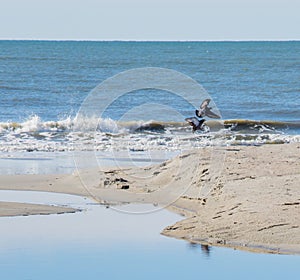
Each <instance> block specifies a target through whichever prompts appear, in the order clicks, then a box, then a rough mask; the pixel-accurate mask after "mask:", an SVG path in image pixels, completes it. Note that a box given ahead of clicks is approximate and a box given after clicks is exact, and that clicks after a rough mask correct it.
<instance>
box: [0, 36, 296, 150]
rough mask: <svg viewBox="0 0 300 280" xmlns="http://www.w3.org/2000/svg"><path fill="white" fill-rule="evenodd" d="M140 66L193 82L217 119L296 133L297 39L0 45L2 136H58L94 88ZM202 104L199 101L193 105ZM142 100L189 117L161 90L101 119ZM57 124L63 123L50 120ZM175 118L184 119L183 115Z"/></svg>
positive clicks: (146, 113)
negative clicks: (251, 122) (206, 97)
mask: <svg viewBox="0 0 300 280" xmlns="http://www.w3.org/2000/svg"><path fill="white" fill-rule="evenodd" d="M139 67H163V68H168V69H173V70H176V71H179V72H181V73H183V74H185V75H187V76H189V77H191V78H192V79H194V80H196V81H197V82H198V83H200V84H201V85H202V86H203V87H204V88H205V89H206V91H207V92H208V94H209V95H210V97H211V99H212V100H213V102H214V104H215V106H217V108H218V110H219V112H220V114H221V116H222V119H225V120H232V119H239V120H256V121H262V120H264V121H265V120H269V121H272V122H274V121H275V122H283V123H281V124H280V125H279V126H278V125H277V123H275V124H274V123H272V122H271V123H267V126H264V123H263V126H262V129H261V126H260V124H255V128H257V127H259V128H258V130H262V131H264V132H265V131H266V129H265V128H267V130H268V129H271V130H275V131H276V132H277V128H279V131H280V133H284V134H294V135H295V134H299V131H300V125H299V122H300V110H299V107H300V98H299V96H300V42H298V41H290V42H118V41H116V42H76V41H71V42H67V41H66V42H60V41H0V101H1V102H0V133H2V134H3V135H4V134H5V135H4V136H7V135H6V134H7V130H9V133H10V134H11V130H12V129H13V130H14V131H16V128H20V126H21V127H22V128H23V129H22V130H21V132H23V133H25V132H27V131H28V130H30V131H31V132H32V131H34V130H35V132H36V133H38V134H39V132H41V131H42V132H43V133H45V132H49V131H53V129H52V130H51V129H49V127H50V128H53V127H54V126H55V127H59V129H58V130H60V131H61V130H65V128H67V129H69V128H70V127H71V126H72V124H70V122H72V120H73V118H74V117H75V116H76V113H77V112H78V110H79V108H80V106H81V104H82V102H83V101H84V100H85V98H86V97H87V96H88V94H89V93H90V91H91V90H92V89H93V88H95V87H96V86H97V85H98V84H100V83H101V82H103V81H104V80H105V79H108V78H110V77H112V76H113V75H116V74H118V73H120V72H122V71H126V70H130V69H134V68H139ZM201 101H202V100H201V98H200V97H199V104H200V103H201ZM143 102H144V103H145V102H146V103H161V104H164V103H166V102H167V103H168V104H174V107H175V108H181V109H182V112H183V115H184V117H190V116H192V115H193V113H194V110H195V108H193V107H192V106H188V104H182V103H180V102H179V101H178V100H176V98H175V97H174V95H170V94H168V93H167V92H165V93H164V94H161V93H157V91H155V90H152V91H151V90H150V91H149V90H148V91H143V90H140V91H138V92H136V93H135V95H134V98H132V96H131V95H125V96H123V97H122V98H120V99H119V100H117V102H115V103H114V104H111V106H110V107H109V108H108V110H107V114H106V117H107V118H108V119H109V120H110V119H112V120H119V119H120V117H121V116H122V115H123V114H125V113H126V112H128V111H130V110H132V108H134V107H138V106H139V105H140V104H142V103H143ZM176 106H177V107H176ZM153 108H154V107H153V106H148V107H143V108H142V110H141V113H140V115H138V116H137V118H136V119H135V120H134V121H141V120H143V121H150V120H152V121H157V119H156V118H155V115H154V116H153V114H151V113H152V111H153ZM161 116H162V118H161V119H160V121H166V122H169V121H170V119H169V117H170V114H169V113H168V112H166V113H163V112H161V114H160V117H161ZM28 121H29V122H28ZM57 121H60V122H61V121H63V122H62V123H58V124H54V123H53V122H57ZM176 121H182V122H184V118H182V119H177V120H176ZM45 122H50V124H49V123H47V124H45ZM98 122H99V121H98ZM19 124H20V125H19ZM230 125H233V126H235V127H236V124H234V123H230ZM104 126H105V127H107V122H105V125H104ZM125 126H126V125H125ZM26 127H27V128H26ZM28 127H30V128H28ZM34 127H35V128H34ZM135 127H136V126H135ZM11 128H12V129H11ZM127 128H128V127H127ZM248 128H249V127H248ZM282 128H283V129H282ZM250 129H251V130H252V129H253V127H250ZM105 132H115V130H113V131H110V129H108V131H107V129H106V130H105ZM260 132H261V131H260ZM56 133H57V131H56ZM15 136H16V134H14V137H15ZM31 136H32V135H31ZM39 136H40V135H39ZM52 136H53V135H52ZM56 136H57V135H56ZM63 136H64V137H65V135H63ZM10 137H11V135H10ZM40 138H47V137H45V136H43V135H42V136H40ZM52 138H53V137H52ZM60 138H62V136H60ZM34 140H36V139H34ZM39 140H41V139H39ZM52 140H53V139H52ZM272 140H274V139H272ZM294 140H295V139H292V141H294ZM276 141H279V142H286V141H290V140H286V138H284V139H282V138H280V139H279V140H278V139H276ZM65 148H67V147H65ZM41 150H43V149H42V148H41Z"/></svg>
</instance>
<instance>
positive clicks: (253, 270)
mask: <svg viewBox="0 0 300 280" xmlns="http://www.w3.org/2000/svg"><path fill="white" fill-rule="evenodd" d="M18 193H19V194H18ZM0 195H2V197H4V195H5V196H6V198H8V196H9V195H10V194H9V193H8V192H6V194H4V193H3V192H2V193H0ZM13 195H14V197H15V198H19V200H22V201H24V202H42V201H44V202H52V203H53V202H55V201H56V202H59V201H61V200H62V198H63V197H64V195H61V194H59V195H55V194H50V196H49V197H50V198H49V200H48V201H47V197H46V195H47V194H43V195H42V196H39V195H37V196H39V198H37V197H35V198H34V195H33V193H31V196H30V197H26V196H27V195H26V194H20V192H14V194H13ZM22 196H23V197H22ZM55 196H57V197H55ZM66 198H67V199H69V201H70V205H73V206H75V205H77V206H78V207H81V208H84V209H86V211H83V212H80V213H75V214H66V215H51V216H29V217H13V218H1V219H0V228H1V231H0V278H1V279H11V280H15V279H16V280H19V279H32V280H35V279H51V280H52V279H190V278H196V279H219V278H220V279H283V278H288V279H292V278H297V276H298V275H299V272H300V270H299V265H298V264H299V261H300V256H281V255H266V254H254V253H248V252H242V251H236V250H232V249H226V248H217V247H208V248H207V247H203V246H200V245H197V244H190V243H187V242H185V241H180V240H176V239H172V238H167V237H164V236H162V235H160V234H159V232H160V231H161V230H162V229H163V228H164V227H165V226H167V225H170V224H173V223H174V222H175V221H177V220H179V219H180V218H181V217H179V216H178V215H175V214H173V213H170V212H168V211H166V210H160V211H158V212H152V213H151V214H143V215H141V214H139V215H136V214H124V213H121V212H119V211H115V210H113V209H107V208H105V207H103V206H100V205H94V204H90V202H89V201H87V200H84V199H82V198H78V197H73V198H72V196H69V195H68V196H65V197H64V199H66Z"/></svg>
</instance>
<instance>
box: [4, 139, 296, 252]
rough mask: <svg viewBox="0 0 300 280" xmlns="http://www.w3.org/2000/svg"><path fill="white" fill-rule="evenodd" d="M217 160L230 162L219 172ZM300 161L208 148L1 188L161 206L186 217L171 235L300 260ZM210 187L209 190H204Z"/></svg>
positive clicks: (288, 153)
mask: <svg viewBox="0 0 300 280" xmlns="http://www.w3.org/2000/svg"><path fill="white" fill-rule="evenodd" d="M218 156H219V157H220V158H218ZM216 159H218V160H219V161H221V160H223V161H222V162H221V163H220V164H222V168H221V170H220V172H217V173H216V172H215V170H214V169H216V167H219V165H216V162H218V161H216ZM299 159H300V144H299V143H290V144H277V145H275V144H273V145H262V146H229V147H221V148H220V147H219V148H217V149H216V148H213V147H206V148H201V149H194V150H191V151H189V152H185V153H184V154H181V155H179V156H177V157H175V158H173V159H170V160H168V161H166V162H163V163H159V164H156V165H151V166H147V167H131V168H127V169H125V168H124V169H116V168H114V169H109V168H108V169H106V170H102V169H101V170H96V169H85V170H76V171H75V172H74V173H73V174H67V175H66V174H56V175H48V174H45V175H1V176H0V182H1V183H0V189H1V190H22V191H42V192H58V193H65V194H73V195H80V196H84V197H89V198H92V199H94V200H96V201H97V202H99V203H101V204H105V205H107V206H108V207H110V206H114V205H119V204H123V203H139V204H141V203H147V204H154V205H156V206H157V207H158V206H160V207H166V208H167V209H169V210H170V211H174V212H176V213H179V214H181V215H183V216H184V217H183V218H182V220H181V221H179V222H177V223H176V224H174V225H166V228H165V229H164V230H163V232H162V234H164V235H166V236H170V237H175V238H179V239H185V240H188V241H190V242H195V243H201V244H207V245H213V246H226V247H232V248H236V249H243V250H248V251H255V252H267V253H280V254H299V253H300V189H299V182H300V172H299V170H300V168H299V167H300V160H299ZM205 186H209V188H208V189H206V190H205V191H203V189H205ZM206 188H207V187H206ZM0 205H1V208H0V209H1V210H0V216H11V215H31V214H53V213H62V212H65V213H69V212H74V211H76V209H73V208H64V209H63V207H57V206H49V205H44V206H43V205H32V204H28V205H25V204H20V203H15V204H14V203H12V202H10V203H5V202H4V201H3V202H1V204H0ZM158 208H159V207H158Z"/></svg>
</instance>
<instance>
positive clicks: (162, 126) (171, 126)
mask: <svg viewBox="0 0 300 280" xmlns="http://www.w3.org/2000/svg"><path fill="white" fill-rule="evenodd" d="M206 124H207V126H208V127H209V128H210V129H211V131H218V130H221V129H227V130H230V131H236V132H237V131H242V132H245V131H248V132H251V131H258V132H265V131H277V130H289V129H299V130H300V121H298V122H297V121H294V122H285V121H273V120H245V119H232V120H221V121H219V120H217V121H216V120H208V121H206ZM186 128H189V125H188V124H187V123H186V122H165V121H155V120H149V121H143V120H138V121H115V120H112V119H110V118H106V119H102V118H97V117H92V118H77V117H75V118H72V117H67V118H66V119H63V120H59V121H42V119H41V118H40V117H39V116H37V115H33V116H30V117H29V118H28V119H27V120H25V121H24V122H0V133H4V132H5V131H8V132H18V133H22V132H59V131H84V132H88V131H91V132H93V131H100V132H105V133H116V134H117V133H121V134H122V133H126V132H127V133H134V132H146V131H153V132H165V131H167V130H182V129H186Z"/></svg>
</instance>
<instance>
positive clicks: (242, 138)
mask: <svg viewBox="0 0 300 280" xmlns="http://www.w3.org/2000/svg"><path fill="white" fill-rule="evenodd" d="M207 124H208V126H209V127H210V128H211V131H210V132H204V133H201V132H200V133H195V134H193V133H192V132H191V128H190V127H189V126H188V125H187V124H185V123H180V122H156V121H141V120H139V121H130V122H118V121H114V120H112V119H101V118H97V117H92V118H82V117H81V118H78V117H77V118H71V117H68V118H66V119H63V120H59V121H42V120H41V118H40V117H39V116H36V115H34V116H31V117H30V118H28V119H27V120H25V121H24V122H21V123H13V122H7V123H0V151H3V152H13V151H47V152H55V151H73V150H80V151H93V150H97V151H113V150H116V151H120V150H131V151H147V150H170V151H172V150H183V149H191V148H199V147H204V146H211V145H222V146H224V145H262V144H269V143H273V144H276V143H290V142H300V135H299V134H295V135H288V134H285V133H283V131H279V130H277V129H276V125H277V126H283V124H282V123H276V122H272V123H270V122H269V124H265V123H262V122H257V121H256V122H254V121H246V120H237V121H224V122H218V123H216V122H207ZM270 124H272V126H271V125H270Z"/></svg>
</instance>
